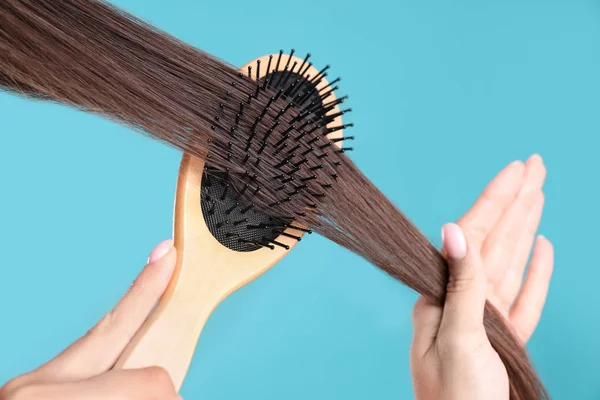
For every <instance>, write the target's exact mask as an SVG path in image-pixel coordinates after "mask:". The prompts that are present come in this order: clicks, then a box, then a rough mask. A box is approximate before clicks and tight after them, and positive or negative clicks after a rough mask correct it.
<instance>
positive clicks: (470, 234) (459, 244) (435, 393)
mask: <svg viewBox="0 0 600 400" xmlns="http://www.w3.org/2000/svg"><path fill="white" fill-rule="evenodd" d="M545 175H546V170H545V167H544V165H543V162H542V160H541V158H540V157H539V156H537V155H536V156H532V157H531V158H530V159H529V160H528V161H527V163H526V164H525V165H524V164H523V163H521V162H515V163H512V164H510V165H509V166H508V167H507V168H505V169H504V170H503V171H502V172H501V173H500V174H499V175H498V176H497V177H496V178H495V179H494V180H493V181H492V182H491V183H490V184H489V185H488V187H487V188H486V189H485V190H484V192H483V194H482V195H481V197H480V198H479V199H478V200H477V202H476V203H475V204H474V205H473V207H472V208H471V209H470V210H469V211H468V212H467V213H466V214H465V215H464V216H463V217H462V218H461V219H460V220H459V222H458V225H454V224H448V225H445V226H444V228H443V230H442V232H443V242H444V247H443V252H444V254H445V255H446V257H447V258H448V262H449V272H450V279H449V283H448V292H447V297H446V302H445V304H444V306H443V307H439V306H437V305H435V304H433V303H431V302H429V301H428V300H427V299H425V298H420V299H419V300H418V301H417V303H416V304H415V308H414V310H413V319H414V325H415V333H414V339H413V346H412V348H411V371H412V375H413V381H414V386H415V396H416V398H417V399H418V400H428V399H435V400H440V399H441V400H447V399H461V400H468V399H486V400H488V399H492V400H493V399H502V400H506V399H508V398H509V388H508V377H507V374H506V370H505V368H504V365H503V364H502V362H501V360H500V358H499V357H498V355H497V354H496V352H495V351H494V350H493V348H492V347H491V345H490V343H489V341H488V339H487V336H486V333H485V329H484V327H483V310H484V306H485V300H486V297H487V298H488V299H489V301H490V302H491V303H492V304H493V305H494V306H496V307H497V308H498V310H499V311H500V312H501V313H502V314H503V315H504V316H505V318H506V319H507V321H508V325H509V326H510V327H512V329H513V330H514V333H515V335H516V336H517V337H518V338H519V339H520V340H521V341H522V342H523V343H525V342H526V341H527V340H528V339H529V338H530V337H531V335H532V333H533V331H534V330H535V327H536V326H537V323H538V321H539V318H540V316H541V312H542V308H543V305H544V302H545V299H546V294H547V291H548V286H549V283H550V277H551V275H552V268H553V264H554V259H553V248H552V245H551V243H550V242H549V241H548V240H547V239H545V238H544V237H541V236H539V237H538V238H537V240H535V232H536V231H537V228H538V225H539V221H540V218H541V214H542V208H543V203H544V196H543V193H542V186H543V182H544V179H545ZM534 241H535V249H534V252H533V257H532V259H531V263H530V267H529V271H528V273H527V274H526V278H525V284H524V285H523V287H521V286H522V280H523V274H524V270H525V266H526V264H527V259H528V257H529V253H530V252H531V247H532V245H533V243H534Z"/></svg>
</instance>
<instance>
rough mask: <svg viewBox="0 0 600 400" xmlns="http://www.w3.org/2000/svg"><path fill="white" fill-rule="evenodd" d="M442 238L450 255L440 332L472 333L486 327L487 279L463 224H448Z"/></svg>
mask: <svg viewBox="0 0 600 400" xmlns="http://www.w3.org/2000/svg"><path fill="white" fill-rule="evenodd" d="M442 241H443V243H444V249H445V250H446V254H447V257H448V272H449V274H448V286H447V290H446V299H445V302H444V309H443V316H442V322H441V324H440V330H439V332H440V335H442V334H443V332H453V333H473V332H477V331H479V330H481V329H483V311H484V308H485V300H486V299H485V289H486V279H485V273H484V270H483V265H482V262H481V259H480V258H479V255H478V253H477V251H475V250H474V249H473V248H472V246H471V245H470V243H469V242H468V241H467V238H466V237H465V235H464V233H463V232H462V230H461V228H460V227H459V226H458V225H456V224H446V225H444V227H443V228H442Z"/></svg>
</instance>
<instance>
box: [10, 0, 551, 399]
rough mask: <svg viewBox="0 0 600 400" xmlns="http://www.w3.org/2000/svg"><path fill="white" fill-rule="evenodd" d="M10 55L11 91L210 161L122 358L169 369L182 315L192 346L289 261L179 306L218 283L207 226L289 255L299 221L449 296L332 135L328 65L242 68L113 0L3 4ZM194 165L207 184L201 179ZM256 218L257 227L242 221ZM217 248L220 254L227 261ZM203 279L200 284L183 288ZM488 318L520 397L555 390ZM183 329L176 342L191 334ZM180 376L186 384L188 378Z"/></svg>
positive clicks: (409, 232) (336, 126)
mask: <svg viewBox="0 0 600 400" xmlns="http://www.w3.org/2000/svg"><path fill="white" fill-rule="evenodd" d="M0 54H1V55H2V60H1V61H0V88H2V89H3V90H9V91H12V92H14V93H17V94H21V95H26V96H28V97H32V98H37V99H45V100H51V101H57V102H60V103H63V104H67V105H70V106H74V107H78V108H79V109H82V110H85V111H88V112H93V113H97V114H100V115H102V116H105V117H107V118H110V119H112V120H116V121H118V122H120V123H123V124H125V125H127V126H129V127H131V128H133V129H135V130H137V131H141V132H144V133H146V134H148V135H150V136H151V137H153V138H155V139H158V140H161V141H163V142H166V143H169V144H171V145H173V146H175V147H176V148H178V149H180V150H182V151H183V152H184V153H186V154H189V155H190V156H194V157H198V158H199V159H200V160H205V161H206V165H204V166H203V165H202V162H198V160H196V161H193V159H191V158H190V160H189V162H188V163H186V162H184V163H183V164H184V168H183V170H182V177H181V178H182V179H180V185H179V189H178V191H179V193H178V196H177V198H178V202H177V206H176V209H177V210H183V211H177V213H178V216H177V217H176V220H178V219H179V218H181V217H180V216H179V215H180V214H181V213H184V214H185V213H187V214H191V212H190V210H193V209H194V208H193V207H187V206H186V205H187V204H192V203H193V202H194V201H195V203H196V207H198V203H200V206H199V208H197V209H196V212H195V214H197V215H200V214H202V218H198V220H199V221H198V223H201V222H202V220H203V219H204V223H205V224H206V226H207V229H205V230H204V231H201V230H198V229H197V230H196V231H194V230H193V229H192V228H191V227H192V224H191V223H190V222H189V221H187V222H185V223H178V222H177V221H176V224H175V225H176V236H178V237H177V238H176V242H177V244H176V245H177V246H179V250H180V252H182V254H183V255H182V260H185V261H186V264H185V265H180V269H179V270H178V271H177V273H176V275H175V277H174V280H173V283H172V285H171V287H170V288H169V292H168V293H167V295H166V296H165V297H164V300H163V302H162V303H161V304H160V305H159V306H158V308H157V313H156V315H155V316H153V317H152V318H151V320H149V324H148V326H147V327H145V329H144V330H142V331H141V332H140V336H139V337H138V338H137V339H138V340H137V341H136V342H134V344H133V345H132V346H133V349H130V350H129V351H128V352H127V353H126V354H125V355H124V361H121V362H120V365H125V366H128V365H137V361H136V360H138V356H137V355H136V354H137V353H138V351H139V353H140V354H152V353H151V352H150V350H153V351H154V352H155V355H156V357H157V360H158V361H157V362H158V363H160V364H162V365H165V366H166V367H167V368H168V369H170V367H169V365H168V363H173V364H175V361H176V360H175V357H179V355H178V352H175V351H173V353H172V354H169V352H168V351H167V350H164V351H163V350H161V348H160V346H159V344H161V343H163V339H164V338H165V336H168V335H169V334H170V333H169V328H170V327H171V325H175V324H178V325H181V326H183V328H182V330H179V331H182V332H183V331H189V332H193V334H190V335H189V336H190V337H192V339H193V340H188V342H190V343H192V345H190V346H188V347H190V348H192V347H193V343H195V340H196V339H197V335H198V334H199V332H200V330H201V327H202V324H203V322H204V321H205V320H206V318H207V317H208V313H209V311H208V310H210V309H212V308H214V305H215V304H216V303H217V302H218V299H220V298H223V297H224V296H225V295H226V294H227V293H228V292H230V291H232V290H234V289H235V288H236V287H239V286H240V285H241V284H243V283H244V282H247V281H249V280H250V279H251V278H252V277H253V276H256V275H258V274H259V273H260V271H262V270H264V269H266V268H267V267H266V265H269V264H271V265H272V264H273V263H275V261H276V260H277V257H273V258H272V259H270V261H268V262H267V261H265V264H263V266H261V267H257V269H256V270H255V271H254V272H252V273H250V272H248V274H246V275H243V276H242V275H241V274H239V275H234V274H233V273H232V274H231V279H230V281H227V282H229V283H230V284H229V285H224V286H223V287H220V288H218V289H215V290H214V292H215V295H214V296H213V295H211V296H212V300H211V301H212V303H210V304H211V305H210V306H206V307H205V308H203V310H204V311H203V312H200V313H199V314H201V315H200V316H199V317H198V320H193V319H191V318H192V317H189V316H187V315H185V316H181V315H179V316H178V315H177V313H175V310H177V309H178V307H182V308H181V309H182V310H184V311H182V312H185V313H190V314H196V311H195V309H193V307H192V306H191V304H194V302H195V301H196V296H195V295H194V292H197V293H198V296H203V295H204V293H202V291H201V290H199V287H202V288H204V287H206V288H207V289H206V290H209V289H208V288H212V287H213V286H215V284H214V283H212V280H211V279H213V276H212V275H211V274H212V272H209V271H208V270H207V271H205V274H204V275H201V276H202V277H201V278H198V277H197V276H196V275H192V273H191V271H193V268H194V267H198V268H205V267H204V263H202V262H200V261H199V262H198V263H196V262H195V263H194V265H191V261H190V260H191V259H192V258H199V257H198V256H196V255H195V254H196V253H195V252H192V251H191V250H189V249H192V248H194V247H198V248H199V247H200V244H202V245H204V243H205V242H206V246H207V248H208V249H212V247H216V244H215V243H214V241H212V242H211V240H210V239H206V240H205V241H204V242H201V241H200V239H199V238H198V236H199V235H200V233H202V232H204V234H205V235H206V236H207V237H209V238H210V237H211V236H209V235H208V234H209V233H210V235H212V237H214V238H216V239H217V240H216V241H217V242H218V243H229V244H230V245H232V246H237V247H238V249H237V250H232V249H229V250H230V251H231V252H236V251H237V252H238V253H244V254H245V256H244V257H245V258H249V257H252V256H250V255H249V254H252V253H254V254H261V252H262V253H264V252H265V251H267V250H269V251H271V253H273V254H276V252H278V251H279V252H282V254H283V252H284V250H285V247H281V245H283V246H290V245H291V244H293V241H294V240H295V239H294V238H292V237H289V236H286V235H293V236H297V235H299V232H302V231H298V230H296V229H294V228H293V227H296V228H300V227H302V226H304V227H308V228H310V229H313V230H314V231H315V232H318V233H319V234H321V235H323V236H324V237H326V238H328V239H330V240H332V241H333V242H335V243H338V244H340V245H342V246H344V247H345V248H346V249H349V250H350V251H352V252H354V253H355V254H357V255H359V256H361V257H363V258H364V259H366V260H368V261H369V262H370V263H372V264H374V265H376V266H377V267H379V268H381V269H382V270H384V271H385V272H387V273H389V274H390V275H391V276H392V277H394V278H396V279H398V280H400V281H401V282H403V283H404V284H406V285H407V286H409V287H411V288H413V289H414V290H416V291H417V292H419V293H420V294H422V295H424V296H426V297H428V298H429V299H431V300H432V301H434V302H436V303H438V304H442V303H443V302H444V297H445V293H446V285H447V282H448V268H447V267H448V266H447V263H446V261H445V260H444V258H443V257H442V255H441V254H440V253H439V251H438V250H437V249H436V248H435V247H434V246H433V245H432V244H431V243H430V242H429V240H427V238H426V237H425V236H424V235H423V234H422V233H421V232H420V231H419V230H418V228H417V227H416V226H414V224H412V223H411V222H410V220H409V219H408V218H407V217H406V216H405V215H404V214H403V213H402V212H401V211H400V210H399V209H398V208H397V207H396V206H395V205H394V204H393V203H392V202H391V201H390V200H389V199H388V198H387V197H386V196H385V195H384V194H383V193H381V191H379V190H378V188H377V187H376V186H375V185H374V184H373V183H372V182H371V181H370V180H369V179H368V178H367V177H366V176H365V175H364V174H363V173H362V172H361V171H360V169H359V168H358V167H357V166H356V165H355V164H354V163H353V162H352V160H350V159H349V158H348V157H346V156H345V155H344V154H343V152H344V151H346V150H347V149H345V148H343V147H342V148H340V147H339V145H340V141H341V140H342V138H341V137H339V136H338V137H333V135H332V134H339V132H341V131H342V130H343V129H344V128H345V125H342V124H341V122H339V121H340V119H339V117H340V116H341V115H342V114H343V113H344V112H345V110H339V109H338V108H337V106H338V105H339V103H340V102H341V101H343V98H342V99H337V100H331V99H332V98H333V97H332V92H333V90H334V88H335V87H332V86H331V85H329V86H328V85H327V84H326V82H325V76H326V74H327V69H326V68H327V67H326V68H325V69H323V70H321V71H318V72H317V71H314V70H311V71H312V72H311V74H310V75H311V76H310V77H309V76H308V75H309V74H308V72H306V71H305V70H306V68H307V66H308V68H310V63H308V64H307V60H306V59H305V60H304V61H301V60H299V59H290V58H289V57H286V56H283V55H282V54H280V55H279V56H278V57H270V58H263V59H261V63H258V60H257V62H256V63H254V64H252V65H248V66H247V67H246V68H243V69H242V71H241V72H240V70H238V69H237V68H235V67H232V66H231V65H229V64H227V63H225V62H223V61H221V60H219V59H217V58H215V57H213V56H211V55H210V54H207V53H206V52H203V51H202V50H199V49H197V48H194V47H192V46H190V45H188V44H186V43H184V42H182V41H180V40H178V39H176V38H174V37H172V36H170V35H168V34H167V33H165V32H162V31H160V30H159V29H157V28H156V27H154V26H152V25H150V24H148V23H146V22H144V21H142V20H140V19H139V18H136V17H134V16H132V15H130V14H128V13H126V12H125V11H123V10H121V9H119V8H117V7H115V6H112V5H110V4H108V3H106V2H104V1H101V0H100V1H92V0H61V1H43V2H42V1H33V0H30V1H23V0H3V1H0ZM273 71H274V72H273ZM298 72H299V75H294V73H298ZM257 77H258V79H257ZM281 82H285V83H284V84H282V83H281ZM332 84H333V82H332ZM350 138H351V137H344V138H343V140H346V139H350ZM379 142H380V143H383V142H381V141H379ZM384 145H385V144H380V146H384ZM415 151H418V149H415ZM184 161H185V160H184ZM202 166H203V167H206V168H205V169H202V168H201V167H202ZM186 169H187V172H186ZM405 172H406V173H410V171H405ZM186 174H187V175H186ZM194 175H195V176H196V178H195V182H196V186H195V187H196V189H192V187H193V186H192V185H191V183H190V182H192V181H194V180H192V179H191V177H192V176H194ZM183 176H187V178H186V179H183ZM182 180H183V182H182ZM188 180H190V182H188ZM219 182H221V183H219ZM213 184H214V185H216V186H213ZM186 187H187V188H188V190H186V191H184V192H183V193H181V191H182V190H183V188H186ZM194 190H197V192H196V193H195V194H193V195H190V193H193V191H194ZM211 190H212V191H211ZM230 192H232V193H234V194H235V200H233V199H231V201H230V202H229V203H228V206H227V207H225V206H221V204H220V203H217V202H215V201H213V200H215V199H219V200H220V199H221V197H223V200H222V201H225V200H227V199H228V196H229V195H230V194H231V193H230ZM188 195H189V196H190V197H189V200H187V198H186V196H188ZM209 196H210V198H209ZM215 196H216V197H215ZM202 198H204V199H205V200H204V201H202V200H201V199H202ZM179 199H184V200H186V201H188V202H186V201H184V200H181V201H180V200H179ZM193 199H196V200H193ZM236 203H239V205H238V204H236ZM247 207H250V209H254V210H256V211H257V212H259V213H263V214H265V218H267V220H266V222H260V221H254V222H252V221H250V218H249V217H248V216H247V215H248V214H244V215H243V216H241V213H242V210H245V208H247ZM230 209H231V211H229V210H230ZM250 209H249V210H250ZM228 211H229V213H230V214H229V216H227V215H228V214H227V212H228ZM238 211H239V213H238ZM248 212H249V211H248ZM209 214H210V215H209ZM242 217H243V218H242ZM268 217H270V218H272V219H268ZM246 218H247V219H248V221H245V219H246ZM211 221H213V222H211ZM213 223H214V226H212V224H213ZM244 224H247V225H246V230H241V228H240V227H241V226H242V225H244ZM211 226H212V230H211V229H210V227H211ZM238 228H240V229H238ZM267 228H269V229H267ZM248 231H252V233H251V234H250V232H248ZM178 232H181V234H179V233H178ZM193 232H196V233H193ZM242 232H245V234H244V235H243V236H240V234H241V233H242ZM290 232H291V233H290ZM181 235H187V236H183V237H182V236H181ZM297 237H300V236H297ZM184 238H185V239H184ZM219 239H220V240H219ZM290 239H291V240H290ZM203 240H204V239H203ZM182 243H183V244H182ZM211 243H212V244H211ZM221 245H222V244H221ZM182 246H183V248H182ZM222 246H224V245H222ZM224 247H225V248H227V247H226V246H224ZM271 248H272V249H271ZM244 249H246V250H247V251H243V250H244ZM250 250H252V251H250ZM198 254H201V255H204V253H199V252H198ZM210 254H212V255H213V256H215V260H214V261H215V262H214V264H215V265H219V264H221V265H222V264H223V263H222V262H221V261H225V260H229V258H227V257H224V256H222V255H221V254H220V253H218V254H217V253H216V252H213V253H210ZM186 257H187V258H186ZM219 257H220V258H219ZM257 258H258V257H257ZM252 259H254V257H252ZM188 264H189V265H188ZM231 267H233V265H228V268H231ZM224 269H226V270H228V269H227V268H224ZM240 269H248V267H247V266H242V267H240ZM213 272H214V271H213ZM215 274H216V272H215ZM198 276H200V275H198ZM203 279H204V280H203ZM228 279H229V278H228ZM196 280H197V281H198V284H197V285H196V286H194V288H193V290H187V289H184V288H187V287H188V284H190V285H191V282H195V281H196ZM184 285H185V286H184ZM211 290H212V289H211ZM186 293H187V295H186ZM186 296H188V297H186ZM206 296H209V295H208V294H206ZM186 298H187V299H189V301H186ZM184 306H185V307H184ZM172 310H173V311H172ZM202 314H203V315H202ZM187 318H190V319H187ZM163 319H164V321H165V322H162V320H163ZM198 321H200V322H198ZM484 324H485V328H486V332H487V335H488V338H489V339H490V343H491V344H492V346H493V347H494V349H495V350H496V351H497V353H498V354H499V356H500V357H501V359H502V361H503V362H504V365H505V367H506V370H507V372H508V375H509V381H510V386H511V389H510V390H511V400H532V399H547V398H548V394H547V393H546V391H545V389H544V386H543V384H542V382H541V381H540V379H539V377H538V376H537V373H536V372H535V369H534V368H533V366H532V365H531V363H530V360H529V357H528V354H527V351H526V350H525V349H524V348H523V346H522V344H521V343H519V341H518V340H517V338H516V337H515V335H514V334H513V332H512V331H511V328H510V327H509V326H508V325H507V324H506V321H505V320H504V317H503V316H502V315H501V314H500V313H499V312H498V311H497V310H496V309H495V308H494V307H493V305H492V304H490V303H488V304H487V305H486V310H485V316H484ZM173 329H175V328H173ZM154 332H156V333H154ZM146 335H147V336H148V338H146ZM194 336H196V337H194ZM173 337H174V339H172V338H166V339H164V340H166V341H181V342H183V339H182V338H181V337H179V336H175V335H173ZM152 338H155V339H152ZM162 345H165V344H164V343H163V344H162ZM137 347H139V350H138V349H137ZM146 350H148V352H147V351H146ZM185 352H189V353H190V355H188V356H187V358H188V359H189V357H191V350H189V349H188V350H187V351H184V350H181V353H185ZM169 357H173V360H172V361H171V358H169ZM139 359H142V357H141V356H140V357H139ZM128 360H130V361H128ZM149 362H150V363H152V361H151V360H150V361H149ZM187 363H189V360H188V361H186V362H185V363H182V364H186V365H187ZM140 364H143V363H140ZM183 369H185V368H183ZM175 379H176V380H178V381H179V382H178V383H177V384H178V385H179V384H180V381H181V377H179V378H177V377H176V378H175Z"/></svg>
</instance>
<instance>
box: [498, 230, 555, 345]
mask: <svg viewBox="0 0 600 400" xmlns="http://www.w3.org/2000/svg"><path fill="white" fill-rule="evenodd" d="M553 269H554V248H553V246H552V243H551V242H550V241H549V240H548V239H546V238H545V237H543V236H538V239H537V241H536V244H535V249H534V251H533V257H532V258H531V264H530V265H529V271H528V272H527V277H526V278H525V284H524V285H523V289H522V290H521V293H520V294H519V296H518V297H517V300H516V302H515V305H514V307H513V308H512V310H511V311H510V314H509V319H510V321H511V323H512V325H513V326H514V328H515V330H516V331H517V335H518V336H519V338H520V339H521V340H522V342H523V343H526V342H527V341H528V340H529V338H530V337H531V335H532V334H533V332H534V331H535V328H536V327H537V324H538V322H539V321H540V317H541V315H542V310H543V309H544V304H545V303H546V297H547V295H548V288H549V287H550V279H551V278H552V271H553Z"/></svg>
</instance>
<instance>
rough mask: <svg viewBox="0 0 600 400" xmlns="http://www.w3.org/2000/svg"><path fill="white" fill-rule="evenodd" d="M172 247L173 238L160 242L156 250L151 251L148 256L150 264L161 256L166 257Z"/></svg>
mask: <svg viewBox="0 0 600 400" xmlns="http://www.w3.org/2000/svg"><path fill="white" fill-rule="evenodd" d="M172 247H173V240H171V239H169V240H165V241H163V242H160V243H159V245H158V246H156V247H155V248H154V250H152V253H150V257H148V264H150V263H153V262H154V261H157V260H159V259H160V258H162V257H164V256H165V255H166V254H167V253H168V252H169V250H171V248H172Z"/></svg>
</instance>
